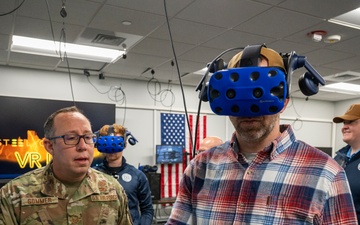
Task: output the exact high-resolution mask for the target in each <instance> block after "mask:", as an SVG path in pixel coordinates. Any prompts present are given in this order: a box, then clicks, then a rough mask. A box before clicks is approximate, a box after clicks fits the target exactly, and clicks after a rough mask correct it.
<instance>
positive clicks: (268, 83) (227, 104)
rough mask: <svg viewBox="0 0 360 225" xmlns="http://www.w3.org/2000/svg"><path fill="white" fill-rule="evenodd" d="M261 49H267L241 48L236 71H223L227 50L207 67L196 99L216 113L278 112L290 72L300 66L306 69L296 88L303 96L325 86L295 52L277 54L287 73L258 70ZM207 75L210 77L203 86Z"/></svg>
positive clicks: (268, 69)
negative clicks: (223, 57)
mask: <svg viewBox="0 0 360 225" xmlns="http://www.w3.org/2000/svg"><path fill="white" fill-rule="evenodd" d="M261 48H266V46H265V45H253V46H247V47H246V48H244V50H243V53H242V56H241V60H240V62H239V65H240V67H239V68H232V69H226V65H225V64H224V63H223V60H222V59H220V57H221V56H222V55H223V54H225V53H226V52H228V51H229V50H227V51H225V52H224V53H223V54H220V55H219V56H218V57H217V58H215V59H214V60H213V61H212V63H211V64H209V65H208V72H207V73H206V74H205V75H204V77H203V79H202V80H201V81H200V83H199V85H198V86H197V88H196V90H197V91H198V90H201V91H200V94H199V98H200V99H201V100H202V101H209V103H210V108H211V110H212V111H213V112H214V113H215V114H217V115H227V116H242V117H252V116H262V115H271V114H276V113H278V112H280V111H281V110H282V109H283V107H284V103H285V99H286V98H287V97H288V96H289V92H290V84H291V77H292V73H293V71H294V70H296V69H298V68H300V67H303V66H304V67H305V68H306V69H307V70H308V72H306V73H305V74H303V75H302V76H301V77H300V79H299V87H300V90H301V92H302V93H303V94H304V95H306V96H311V95H314V94H316V93H317V92H318V91H319V84H321V85H325V81H324V79H323V78H322V77H321V75H320V74H319V73H318V72H317V71H316V70H315V69H314V68H313V67H312V66H311V65H310V64H309V63H308V61H307V60H306V57H304V56H298V55H297V54H296V53H295V52H292V53H285V54H282V53H280V56H281V57H282V58H283V62H284V66H285V68H286V72H285V71H283V69H282V68H277V67H258V66H257V65H258V61H259V58H260V51H261ZM235 49H238V48H235ZM235 49H230V50H235ZM209 72H212V73H213V74H212V76H211V78H210V80H209V82H208V83H206V82H205V79H206V76H207V74H208V73H209ZM204 84H205V85H204Z"/></svg>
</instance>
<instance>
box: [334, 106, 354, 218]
mask: <svg viewBox="0 0 360 225" xmlns="http://www.w3.org/2000/svg"><path fill="white" fill-rule="evenodd" d="M333 122H334V123H343V127H342V129H341V132H342V134H343V141H344V142H345V143H346V144H347V145H346V146H345V147H343V148H341V149H340V150H338V151H337V152H336V156H335V158H334V159H335V160H336V162H338V163H339V164H340V166H342V167H343V168H344V170H345V172H346V176H347V178H348V179H349V185H350V189H351V193H352V197H353V200H354V205H355V209H356V214H357V218H358V224H360V179H359V176H360V104H353V105H351V106H350V107H349V108H348V110H346V112H345V114H344V115H342V116H337V117H334V119H333Z"/></svg>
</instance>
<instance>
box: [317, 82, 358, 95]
mask: <svg viewBox="0 0 360 225" xmlns="http://www.w3.org/2000/svg"><path fill="white" fill-rule="evenodd" d="M320 90H321V91H327V92H333V93H339V94H348V95H360V85H357V84H349V83H342V82H340V83H334V84H328V85H325V86H323V87H320Z"/></svg>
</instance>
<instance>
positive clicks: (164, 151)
mask: <svg viewBox="0 0 360 225" xmlns="http://www.w3.org/2000/svg"><path fill="white" fill-rule="evenodd" d="M182 162H183V146H181V145H156V164H175V163H182Z"/></svg>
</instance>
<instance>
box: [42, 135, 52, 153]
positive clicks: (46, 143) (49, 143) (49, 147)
mask: <svg viewBox="0 0 360 225" xmlns="http://www.w3.org/2000/svg"><path fill="white" fill-rule="evenodd" d="M43 143H44V147H45V149H46V151H47V152H48V153H50V154H51V155H53V154H54V145H53V142H52V141H50V140H49V139H46V138H44V141H43Z"/></svg>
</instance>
